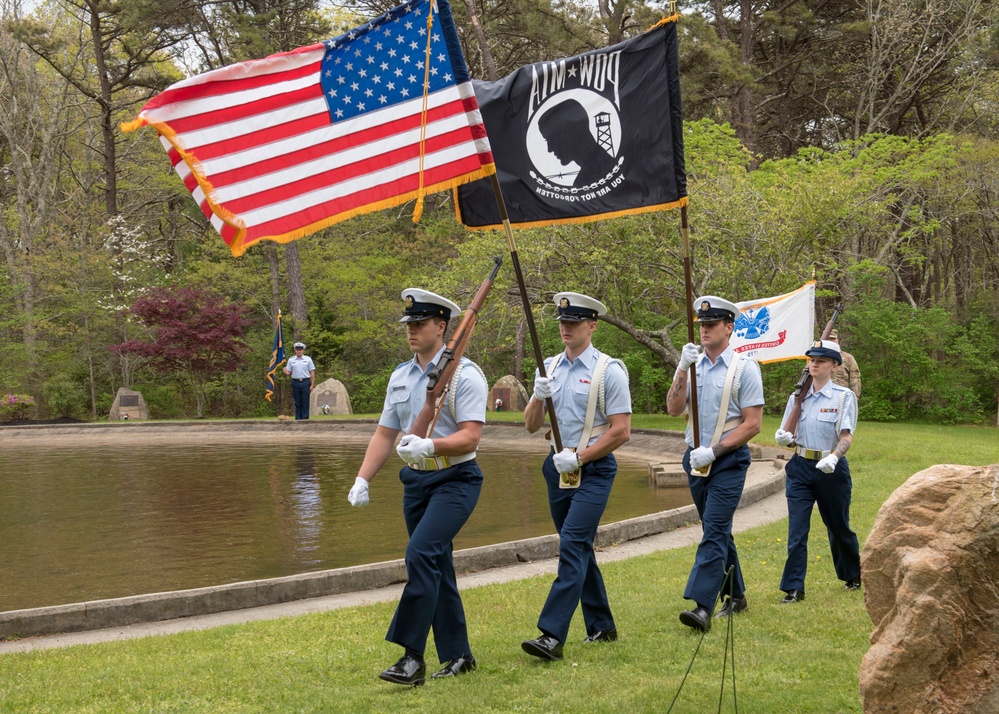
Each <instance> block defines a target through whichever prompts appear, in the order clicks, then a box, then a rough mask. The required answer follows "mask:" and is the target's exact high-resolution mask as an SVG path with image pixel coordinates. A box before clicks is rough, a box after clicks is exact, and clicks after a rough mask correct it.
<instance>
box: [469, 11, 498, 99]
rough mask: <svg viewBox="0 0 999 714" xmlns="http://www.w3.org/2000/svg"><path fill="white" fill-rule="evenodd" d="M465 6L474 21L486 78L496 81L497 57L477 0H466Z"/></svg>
mask: <svg viewBox="0 0 999 714" xmlns="http://www.w3.org/2000/svg"><path fill="white" fill-rule="evenodd" d="M465 7H466V8H467V9H468V17H469V19H470V20H471V22H472V32H473V33H475V41H476V42H478V43H479V51H480V52H481V53H482V67H483V69H485V70H486V79H488V80H489V81H490V82H495V81H496V80H498V79H499V72H498V71H497V69H496V59H495V58H494V57H493V51H492V49H490V47H489V42H488V41H487V40H486V30H485V28H483V27H482V22H481V21H480V20H479V13H478V10H476V9H475V0H465Z"/></svg>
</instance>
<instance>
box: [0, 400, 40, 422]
mask: <svg viewBox="0 0 999 714" xmlns="http://www.w3.org/2000/svg"><path fill="white" fill-rule="evenodd" d="M33 406H35V400H34V398H32V397H30V396H29V395H27V394H5V395H3V397H0V421H17V420H18V419H27V418H28V412H29V411H31V408H32V407H33Z"/></svg>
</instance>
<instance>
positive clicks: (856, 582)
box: [843, 575, 860, 590]
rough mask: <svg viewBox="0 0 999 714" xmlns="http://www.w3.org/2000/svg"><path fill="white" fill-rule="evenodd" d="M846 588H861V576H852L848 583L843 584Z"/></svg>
mask: <svg viewBox="0 0 999 714" xmlns="http://www.w3.org/2000/svg"><path fill="white" fill-rule="evenodd" d="M843 589H844V590H860V576H859V575H858V576H857V577H855V578H850V579H849V580H847V581H846V585H844V586H843Z"/></svg>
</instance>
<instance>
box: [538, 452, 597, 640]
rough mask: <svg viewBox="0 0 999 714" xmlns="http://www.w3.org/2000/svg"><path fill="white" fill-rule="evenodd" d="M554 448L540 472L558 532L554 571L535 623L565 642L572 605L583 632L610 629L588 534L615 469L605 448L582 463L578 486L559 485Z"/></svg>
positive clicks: (594, 529)
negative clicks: (578, 609)
mask: <svg viewBox="0 0 999 714" xmlns="http://www.w3.org/2000/svg"><path fill="white" fill-rule="evenodd" d="M553 454H554V452H552V453H550V454H548V458H547V459H545V463H544V465H543V466H542V467H541V472H542V473H543V474H544V477H545V483H547V484H548V507H549V509H550V510H551V514H552V522H553V523H554V524H555V530H556V531H558V534H559V544H558V575H557V576H556V578H555V582H554V583H552V587H551V590H549V592H548V599H547V600H546V601H545V606H544V607H543V608H542V609H541V617H539V618H538V629H539V630H541V631H542V632H544V633H545V634H548V635H551V636H552V637H555V638H556V639H557V640H558V641H559V642H565V638H566V637H567V636H568V634H569V623H570V622H571V621H572V616H573V614H574V613H575V612H576V606H577V605H582V607H583V622H584V623H585V625H586V634H587V635H592V634H593V633H594V632H597V631H598V630H604V631H606V630H613V629H614V616H613V615H612V614H611V609H610V603H608V602H607V590H606V589H605V588H604V578H603V576H602V575H601V574H600V568H598V567H597V558H596V556H595V555H594V553H593V540H594V539H595V538H596V536H597V526H598V525H600V517H601V516H602V515H603V514H604V509H605V508H606V507H607V499H608V498H609V497H610V492H611V486H613V485H614V477H615V476H616V475H617V459H615V458H614V455H613V454H608V455H607V456H605V457H603V458H602V459H597V460H596V461H593V462H591V463H588V464H584V465H583V473H582V478H581V480H580V483H579V488H559V487H558V481H559V477H558V470H557V469H556V468H555V464H554V462H553V461H552V457H553Z"/></svg>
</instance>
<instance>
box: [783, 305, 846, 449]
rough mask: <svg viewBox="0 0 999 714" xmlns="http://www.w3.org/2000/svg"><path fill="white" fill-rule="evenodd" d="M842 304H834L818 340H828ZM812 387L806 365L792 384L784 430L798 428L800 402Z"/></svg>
mask: <svg viewBox="0 0 999 714" xmlns="http://www.w3.org/2000/svg"><path fill="white" fill-rule="evenodd" d="M841 307H842V305H841V304H840V303H837V304H836V307H835V308H834V309H833V314H832V317H831V318H829V322H827V323H826V326H825V328H823V330H822V334H821V335H820V336H819V339H820V340H828V339H829V334H830V333H831V332H832V331H833V327H834V326H835V325H836V318H837V317H839V313H840V312H841V311H842V310H841ZM811 388H812V375H811V374H809V373H808V367H805V368H804V369H803V370H801V376H800V377H799V378H798V383H797V384H796V385H794V392H792V396H793V397H794V404H793V405H792V406H791V413H790V414H788V415H787V421H786V422H784V425H783V426H782V427H781V428H782V429H783V430H784V431H789V432H791V433H792V434H796V432H797V430H798V420H799V419H800V418H801V404H802V402H804V401H805V397H807V396H808V390H810V389H811Z"/></svg>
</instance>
